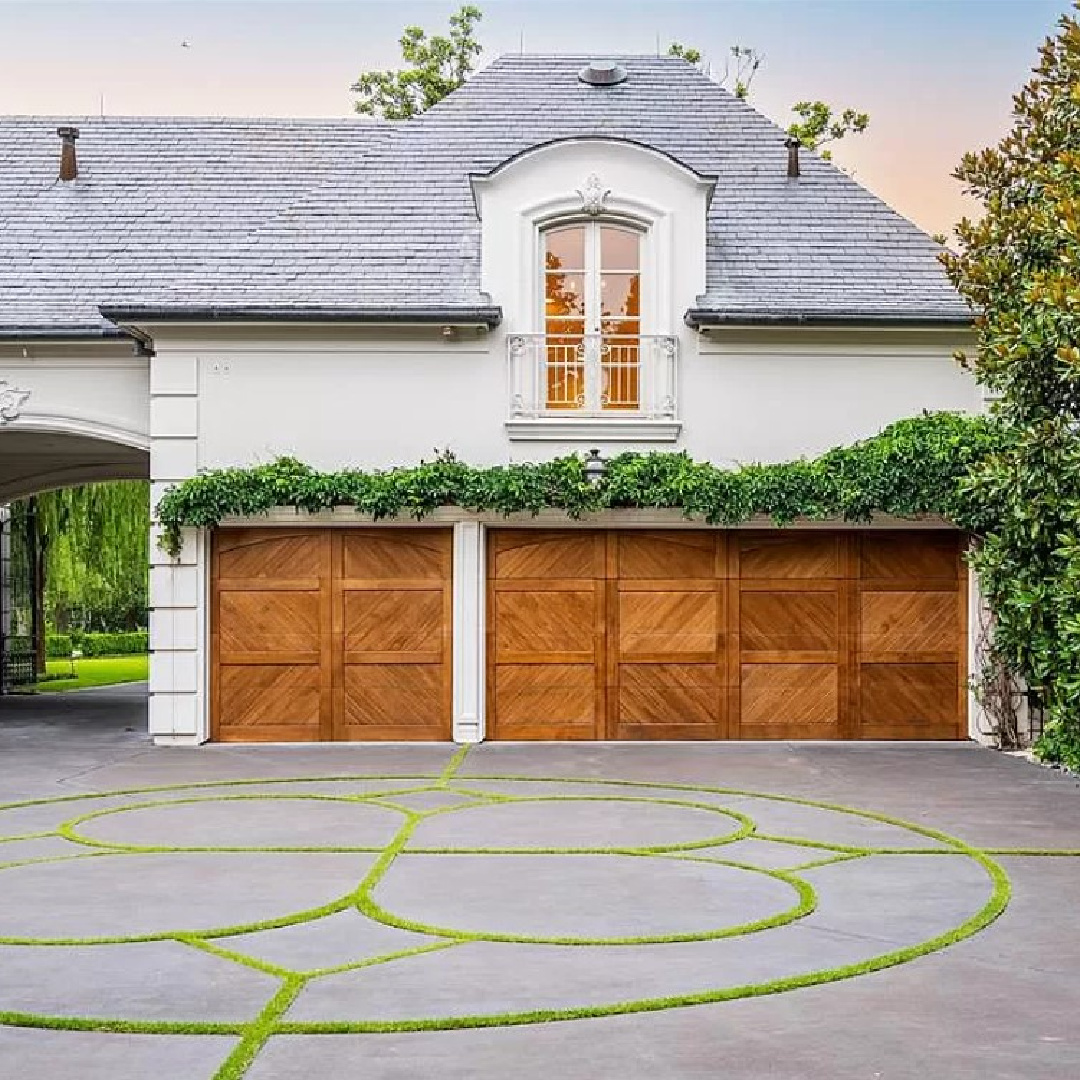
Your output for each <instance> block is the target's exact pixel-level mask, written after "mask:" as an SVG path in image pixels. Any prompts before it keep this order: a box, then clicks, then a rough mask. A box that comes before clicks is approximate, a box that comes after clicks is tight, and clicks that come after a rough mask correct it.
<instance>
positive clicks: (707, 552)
mask: <svg viewBox="0 0 1080 1080" xmlns="http://www.w3.org/2000/svg"><path fill="white" fill-rule="evenodd" d="M716 535H717V534H716V533H707V532H706V533H699V532H678V531H676V530H671V531H670V532H625V533H619V534H616V535H615V536H614V537H613V538H612V539H613V541H614V543H615V544H616V545H617V552H618V564H617V570H616V573H617V576H618V578H619V580H620V581H623V582H626V581H630V580H632V579H636V578H641V579H650V578H652V579H662V580H663V579H667V580H672V579H685V578H696V579H712V578H714V577H715V576H716Z"/></svg>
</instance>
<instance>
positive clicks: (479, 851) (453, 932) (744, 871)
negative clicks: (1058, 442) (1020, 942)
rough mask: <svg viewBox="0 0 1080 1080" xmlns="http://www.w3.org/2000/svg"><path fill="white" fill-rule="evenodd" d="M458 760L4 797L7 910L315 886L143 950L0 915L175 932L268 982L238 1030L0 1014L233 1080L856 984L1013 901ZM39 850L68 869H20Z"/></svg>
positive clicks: (856, 838) (681, 809)
mask: <svg viewBox="0 0 1080 1080" xmlns="http://www.w3.org/2000/svg"><path fill="white" fill-rule="evenodd" d="M464 756H465V755H464V752H463V751H462V752H459V753H458V754H457V755H455V757H454V758H453V760H452V761H451V763H450V765H449V766H448V767H447V769H446V770H445V771H444V772H443V773H442V774H441V775H439V776H425V777H411V778H409V777H404V778H399V777H340V778H326V779H318V780H312V779H311V778H297V779H296V780H272V781H267V780H257V781H256V780H252V781H233V782H221V783H215V782H208V783H204V784H191V785H178V786H173V787H168V788H156V789H146V790H141V791H132V792H110V793H107V794H103V795H94V796H69V797H67V798H63V799H54V800H37V801H33V802H24V803H19V804H10V805H8V806H4V807H0V882H2V883H3V885H4V891H5V894H9V893H10V894H11V895H17V896H20V897H22V901H21V902H22V904H23V905H24V908H25V906H26V905H27V904H32V903H34V902H35V901H34V896H35V895H36V894H35V893H34V889H35V888H37V887H38V886H37V885H35V884H34V883H33V882H31V878H33V877H35V875H36V877H37V878H39V879H41V880H43V881H47V885H48V888H49V889H51V890H52V897H53V898H52V900H50V896H49V895H48V893H47V892H45V891H41V893H40V896H39V900H40V903H41V905H42V906H43V907H44V906H48V904H49V903H54V904H56V905H59V907H63V906H64V904H65V903H66V904H67V909H66V910H68V911H69V912H70V911H72V910H76V911H77V904H78V900H79V897H78V896H77V889H78V883H79V881H80V880H94V879H96V878H100V877H101V876H102V874H103V873H104V871H105V868H106V867H107V866H119V867H122V868H124V873H123V874H122V875H121V877H123V878H124V879H125V880H127V881H130V880H132V879H135V880H137V879H138V877H139V871H140V868H145V869H146V870H147V871H149V870H150V869H151V867H152V865H154V864H155V861H156V862H160V861H161V860H166V861H167V860H168V859H170V858H173V859H178V860H181V859H185V858H187V859H191V858H192V857H193V853H202V855H203V856H205V857H209V856H213V858H214V859H217V860H221V864H220V868H221V872H222V873H225V874H228V873H229V865H230V860H236V864H235V867H236V870H237V872H243V870H244V868H243V867H242V866H241V860H246V861H247V863H248V864H251V863H253V862H254V863H256V864H257V863H258V860H259V859H265V860H266V862H265V866H266V867H267V869H268V870H269V869H270V868H271V866H272V865H274V864H273V863H272V861H271V860H277V859H280V860H283V861H282V862H280V863H278V864H277V869H276V871H275V872H277V873H285V874H288V875H291V876H292V877H293V878H295V879H296V880H297V881H299V882H303V881H304V879H305V878H306V877H309V876H314V870H312V874H311V875H309V874H308V873H307V872H306V870H305V867H311V868H313V867H314V866H315V862H314V860H320V859H321V860H323V861H324V863H325V864H326V867H329V866H330V865H331V864H333V867H334V872H333V873H331V872H330V871H329V870H326V869H325V868H324V870H323V871H320V872H325V873H326V875H327V876H326V881H325V884H326V890H327V894H326V895H325V896H323V897H321V898H319V902H317V903H311V902H308V903H306V904H298V905H296V907H294V908H293V909H292V910H293V913H292V914H284V915H278V916H273V917H268V918H265V919H263V920H262V921H251V920H250V919H246V920H245V919H236V918H230V913H229V911H228V910H224V909H223V910H222V911H221V913H220V914H221V917H220V918H216V919H215V918H212V917H208V914H210V915H212V914H213V912H210V913H207V912H206V911H202V912H200V918H199V919H197V920H192V919H190V918H188V919H184V918H181V917H178V918H177V920H176V925H170V926H164V927H163V926H162V925H158V924H155V925H154V927H153V932H152V933H150V934H147V933H142V934H139V933H136V932H133V933H128V934H123V933H120V934H110V935H95V934H94V933H93V927H92V926H91V927H89V932H82V931H83V929H84V928H81V927H79V925H78V920H77V919H74V918H72V919H67V920H60V921H61V922H62V923H63V924H64V925H69V924H70V926H71V928H70V930H68V931H67V932H65V934H64V935H63V936H59V935H54V936H43V935H40V934H25V933H14V932H8V930H7V929H5V927H8V926H9V925H10V921H9V920H0V934H3V935H4V936H2V937H0V949H3V948H4V947H8V948H14V947H16V946H18V947H27V946H33V945H41V946H44V947H48V948H49V949H63V948H65V947H71V948H76V947H81V948H83V949H85V948H86V947H87V946H92V947H93V948H95V949H96V948H101V949H108V948H111V947H114V946H115V947H119V948H122V947H124V945H123V944H122V943H124V942H133V941H142V942H147V941H159V942H171V943H174V945H172V946H170V947H175V946H184V947H187V948H190V949H195V950H199V952H200V953H202V954H203V955H204V957H205V956H206V954H209V956H210V957H213V958H215V961H216V962H227V963H233V964H237V965H240V966H241V967H243V968H246V969H249V970H251V969H253V970H254V971H256V972H260V973H262V974H263V975H264V976H269V977H272V978H273V979H276V980H278V985H279V988H278V990H277V992H276V993H274V994H273V995H272V996H271V997H270V998H269V1000H268V1001H267V1002H266V1003H265V1006H264V1007H263V1009H262V1011H261V1012H260V1013H259V1015H258V1016H257V1017H256V1018H255V1019H254V1020H252V1021H250V1022H248V1023H225V1022H221V1021H219V1020H218V1019H217V1018H215V1017H214V1016H206V1017H205V1019H204V1020H200V1021H195V1022H192V1021H190V1020H186V1021H179V1020H177V1021H170V1020H159V1019H143V1018H140V1017H139V1016H124V1015H109V1016H100V1017H99V1016H74V1015H66V1014H65V1013H64V1011H63V1002H62V1000H61V998H62V991H63V988H62V987H58V989H57V993H58V1002H57V1011H56V1013H38V1012H29V1011H20V1010H19V1009H18V1008H17V1007H14V1005H13V1003H12V1002H11V1001H4V1000H2V998H0V1022H3V1023H7V1024H17V1025H23V1026H32V1027H50V1028H62V1029H80V1030H108V1031H121V1032H146V1033H168V1034H183V1033H199V1034H203V1033H215V1032H216V1033H230V1034H234V1035H238V1036H239V1037H240V1039H239V1042H238V1043H237V1045H236V1048H235V1050H234V1051H233V1053H232V1054H231V1055H230V1056H229V1058H228V1059H227V1060H226V1062H225V1064H224V1065H223V1066H222V1068H221V1070H220V1072H219V1074H218V1076H219V1078H220V1080H229V1078H236V1077H240V1076H242V1075H243V1073H244V1072H245V1071H246V1069H247V1067H248V1065H250V1063H251V1061H252V1060H253V1058H254V1056H255V1055H256V1054H257V1053H258V1050H259V1048H260V1047H261V1046H262V1045H263V1043H265V1041H266V1039H267V1038H269V1037H270V1036H271V1035H275V1034H283V1033H290V1034H300V1033H304V1034H320V1033H327V1034H331V1033H341V1032H353V1033H363V1032H386V1031H402V1030H439V1029H445V1028H459V1027H492V1026H499V1025H511V1024H529V1023H540V1022H547V1021H556V1020H570V1019H575V1018H579V1017H595V1016H608V1015H615V1014H620V1013H633V1012H647V1011H655V1010H660V1009H668V1008H675V1007H679V1006H686V1005H694V1004H704V1003H708V1002H719V1001H726V1000H732V999H736V998H742V997H749V996H758V995H762V994H772V993H780V992H783V991H787V990H793V989H797V988H799V987H803V986H811V985H815V984H819V983H826V982H830V981H834V980H838V979H845V978H851V977H853V976H857V975H860V974H864V973H866V972H871V971H877V970H880V969H882V968H886V967H890V966H892V965H895V964H900V963H904V962H906V961H910V960H913V959H915V958H917V957H919V956H922V955H925V954H926V953H930V952H933V951H935V950H938V949H942V948H945V947H947V946H948V945H951V944H953V943H954V942H956V941H959V940H961V939H962V938H965V937H967V936H970V935H971V934H974V933H976V932H978V931H979V930H981V929H983V928H984V927H985V926H987V925H989V923H991V922H992V921H993V920H994V919H995V918H997V916H998V915H1000V914H1001V912H1002V911H1003V910H1004V908H1005V906H1006V904H1007V902H1008V892H1009V889H1008V879H1007V877H1006V875H1005V873H1004V871H1003V870H1002V869H1001V867H1000V866H999V865H998V864H997V863H996V862H994V860H993V859H992V858H991V856H990V855H989V854H988V853H986V852H984V851H981V850H978V849H975V848H973V847H971V846H969V845H967V844H965V843H964V842H963V841H961V840H958V839H956V838H954V837H950V836H947V835H945V834H943V833H940V832H938V831H936V830H933V829H928V828H925V827H923V826H919V825H914V824H912V823H910V822H904V821H899V820H896V819H893V818H889V817H886V816H884V815H878V814H874V813H869V812H865V811H860V810H854V809H851V808H847V807H840V806H833V805H830V804H827V803H819V802H813V801H809V800H800V799H793V798H789V797H785V796H778V795H769V794H766V793H759V792H745V791H734V790H724V789H720V788H709V787H704V786H691V785H682V784H668V783H662V782H655V783H653V782H649V783H645V782H637V781H614V780H592V779H590V780H578V779H574V778H552V779H536V778H526V777H518V778H515V777H503V778H483V779H479V778H473V779H465V778H460V777H458V776H457V770H458V769H459V767H460V765H461V763H462V761H463V760H464ZM376 779H377V780H381V781H384V782H385V783H383V784H380V786H379V787H378V789H377V790H374V791H373V790H372V788H371V786H370V785H368V784H367V783H366V782H368V781H371V780H376ZM290 785H294V786H293V787H290ZM301 785H302V787H301ZM246 788H250V789H251V790H250V791H246V790H245V789H246ZM433 793H439V795H438V797H436V796H435V795H434V794H433ZM68 803H69V804H70V814H68V815H67V816H66V820H64V822H63V823H62V824H60V825H59V827H58V828H56V829H53V830H45V831H42V832H39V833H33V834H27V833H25V832H24V833H20V832H19V831H18V830H17V829H12V828H8V827H7V825H6V822H7V820H12V821H14V820H15V819H16V815H15V811H21V812H25V809H26V808H27V807H32V806H40V807H49V808H57V807H62V806H63V805H64V804H68ZM260 810H262V811H265V813H264V814H263V816H262V817H261V818H260V817H259V811H260ZM23 819H25V813H23ZM759 819H760V820H759ZM830 823H835V827H833V825H831V824H830ZM778 824H781V825H784V826H785V829H784V831H779V829H778V827H777V826H778ZM43 838H49V843H50V844H51V845H53V847H50V848H48V849H47V850H50V851H52V850H56V847H55V845H57V844H58V843H61V842H63V843H66V844H67V845H68V848H67V849H64V850H67V851H68V853H67V854H63V855H56V854H51V855H48V856H45V857H26V858H20V851H22V850H25V851H26V852H27V853H28V854H30V853H31V852H33V851H35V850H40V847H39V848H35V847H34V846H33V845H34V843H38V844H39V845H40V842H41V840H42V839H43ZM333 857H337V858H338V859H339V860H346V859H348V860H350V861H349V863H348V865H349V866H350V867H351V870H352V872H353V873H354V874H355V877H354V878H353V879H351V880H350V881H349V883H348V886H347V887H346V889H345V890H344V891H341V889H340V882H336V884H337V885H338V888H337V889H333V888H331V887H330V884H331V882H334V881H336V879H335V878H334V874H335V873H337V872H338V868H339V867H340V866H341V865H342V863H341V862H340V861H339V862H337V863H334V861H333ZM88 859H92V860H94V863H93V865H94V866H95V867H96V868H98V872H97V874H95V875H89V877H88V876H87V875H86V874H85V873H83V872H81V871H80V873H75V871H74V868H76V867H80V866H86V865H87V863H86V862H85V861H84V862H79V861H75V860H88ZM305 859H309V860H313V861H312V862H310V863H307V864H305V862H304V860H305ZM140 860H142V862H140ZM192 865H194V864H192ZM46 866H47V868H48V873H47V874H45V873H42V871H43V870H44V869H45V867H46ZM69 868H70V869H69ZM871 868H872V869H871ZM20 875H24V876H23V879H22V883H21V884H20ZM105 876H106V877H107V874H105ZM181 877H182V875H181ZM930 883H932V885H933V887H931V884H930ZM8 886H11V889H9V888H8ZM16 886H18V887H16ZM69 887H70V889H71V891H72V896H69V897H66V898H65V897H64V895H63V894H64V890H65V888H69ZM42 889H44V886H42ZM286 891H287V892H288V891H289V890H286ZM292 891H293V892H294V893H295V892H296V890H295V889H294V890H292ZM309 891H310V890H309ZM300 892H301V893H302V892H303V890H300ZM781 895H782V896H784V897H786V899H785V900H784V902H783V903H778V899H779V897H780V896H781ZM134 898H135V894H132V897H131V898H129V900H132V899H134ZM500 905H501V906H500ZM225 907H227V905H225ZM485 910H486V911H487V912H488V913H489V915H488V918H487V923H488V924H490V925H487V924H486V923H485V916H484V912H485ZM343 913H351V914H350V915H349V916H348V918H355V919H356V920H357V922H356V924H355V925H356V927H357V930H356V935H357V941H359V940H360V937H362V935H363V934H364V933H368V934H373V935H374V937H375V938H377V939H378V940H379V942H380V946H379V948H378V949H368V951H367V952H364V950H363V949H362V948H359V946H357V948H356V949H352V948H351V947H350V946H348V945H345V946H343V947H342V948H341V952H340V955H339V956H337V955H336V954H335V952H334V950H335V949H336V948H337V946H336V944H335V942H337V941H339V940H345V941H346V942H348V941H349V940H350V939H349V938H348V937H347V936H346V938H344V939H343V938H341V935H342V933H343V926H344V928H345V929H344V932H345V933H346V935H348V934H349V933H352V930H351V927H352V925H353V924H351V923H346V924H343V923H342V922H341V919H342V918H345V917H346V916H345V915H344V914H343ZM14 921H15V922H16V923H17V919H15V920H14ZM30 921H33V920H30ZM373 924H378V925H377V926H374V927H373ZM364 927H366V928H367V929H366V930H364ZM331 928H332V929H331ZM837 930H839V931H840V933H836V931H837ZM376 931H377V932H376ZM845 931H847V932H846V933H845ZM277 933H281V934H284V933H291V934H302V935H305V936H306V938H307V939H308V944H309V945H310V939H311V938H312V937H318V935H320V934H322V933H325V934H326V935H327V936H326V938H325V941H324V945H323V951H322V954H321V955H330V956H332V957H336V962H334V963H332V964H330V965H324V966H322V967H318V968H314V969H312V968H310V967H308V968H301V967H290V966H288V965H287V964H283V963H282V962H281V959H280V957H281V953H282V950H281V949H280V948H278V949H277V950H276V951H275V950H270V952H271V954H272V955H275V956H276V959H275V960H274V961H271V960H268V959H266V958H265V955H266V953H265V950H264V949H261V948H260V944H259V943H260V942H263V943H264V944H265V942H266V941H267V940H268V938H270V937H271V936H272V935H274V934H277ZM240 935H243V937H242V938H241V937H240ZM335 935H336V936H335ZM380 935H381V936H380ZM772 935H786V936H783V937H782V938H781V937H777V938H776V939H775V940H774V939H773V937H772ZM276 940H277V941H279V942H280V941H281V939H280V938H278V939H276ZM388 941H389V942H392V943H394V944H395V945H400V946H401V947H391V948H389V949H388V948H387V944H386V943H387V942H388ZM852 941H856V942H857V943H858V944H857V947H856V946H853V945H852V944H851V942H852ZM770 942H772V944H770ZM883 942H885V943H886V944H883ZM830 943H831V944H830ZM129 947H130V946H129ZM135 947H136V948H138V947H140V946H135ZM665 950H666V951H665ZM286 951H287V950H286ZM485 965H487V966H486V967H485ZM470 980H471V982H470ZM627 987H632V988H633V993H629V994H628V993H627V992H626V988H627ZM451 988H453V989H454V990H455V992H454V994H452V995H451V994H450V993H449V990H450V989H451ZM440 995H441V996H440ZM451 1001H452V1005H448V1004H447V1003H448V1002H451ZM371 1002H376V1003H377V1005H375V1006H370V1007H369V1005H365V1004H364V1003H371Z"/></svg>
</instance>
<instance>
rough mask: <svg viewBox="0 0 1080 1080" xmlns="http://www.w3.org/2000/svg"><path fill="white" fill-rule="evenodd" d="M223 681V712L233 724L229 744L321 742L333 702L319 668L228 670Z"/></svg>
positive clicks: (228, 733)
mask: <svg viewBox="0 0 1080 1080" xmlns="http://www.w3.org/2000/svg"><path fill="white" fill-rule="evenodd" d="M219 677H220V680H221V684H220V688H219V693H220V706H219V707H220V709H221V710H222V713H223V715H226V716H228V718H229V724H228V729H227V731H226V732H225V733H224V736H223V738H224V739H225V740H226V741H239V742H261V741H267V740H270V741H274V742H278V741H292V740H294V739H308V738H313V737H314V738H317V737H318V732H319V726H320V719H321V717H322V715H323V712H324V711H325V710H326V709H327V708H328V707H329V700H328V698H327V697H325V696H324V694H326V693H328V691H327V690H326V689H325V688H324V687H323V685H322V679H321V673H320V670H319V665H318V663H317V662H316V663H313V664H306V665H301V664H288V665H280V666H279V665H274V664H259V665H245V666H242V667H240V666H236V667H226V668H224V669H222V671H221V673H220V676H219Z"/></svg>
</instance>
